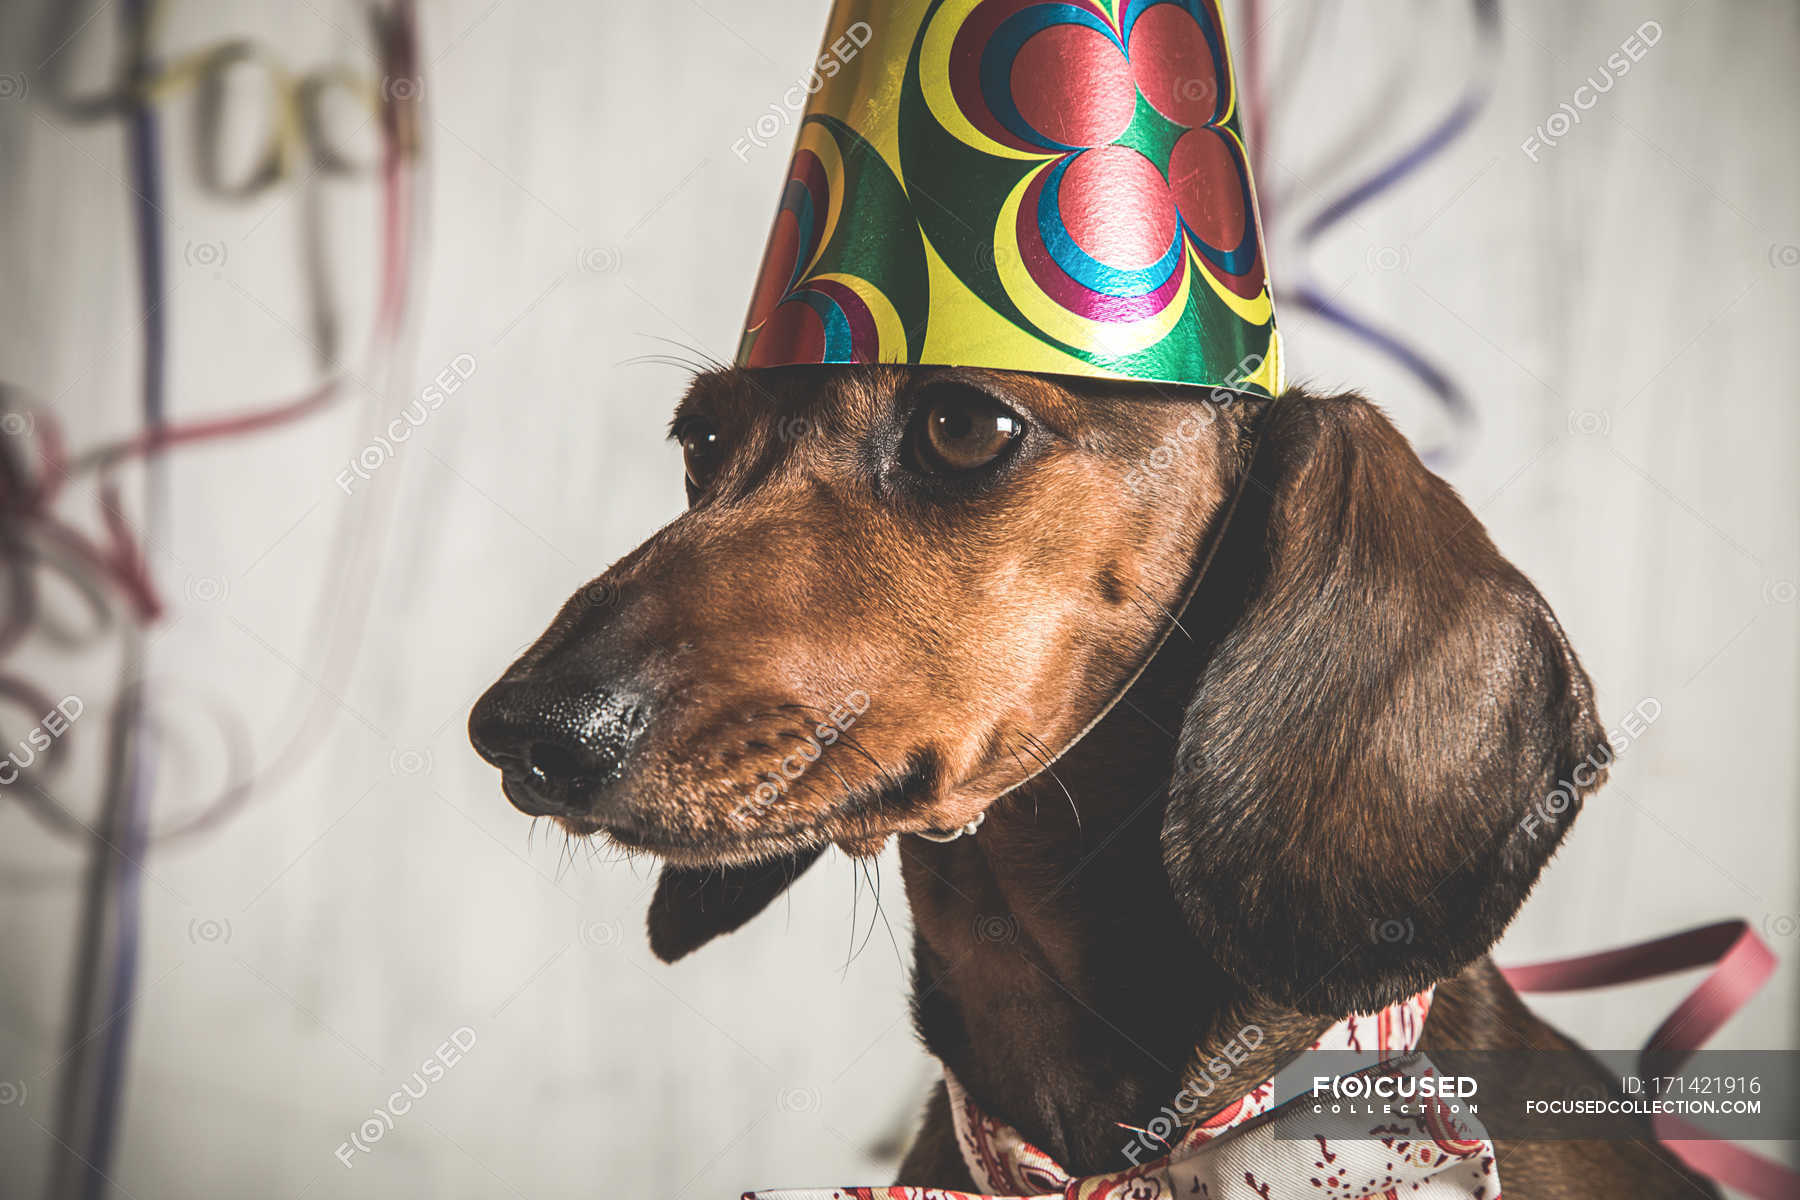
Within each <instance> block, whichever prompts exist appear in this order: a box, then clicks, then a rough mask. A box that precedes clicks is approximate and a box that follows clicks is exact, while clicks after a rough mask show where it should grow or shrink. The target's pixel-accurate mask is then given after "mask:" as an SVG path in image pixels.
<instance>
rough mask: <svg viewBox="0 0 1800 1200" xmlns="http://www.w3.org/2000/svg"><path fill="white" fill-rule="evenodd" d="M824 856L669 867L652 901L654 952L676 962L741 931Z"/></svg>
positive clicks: (816, 852) (812, 853)
mask: <svg viewBox="0 0 1800 1200" xmlns="http://www.w3.org/2000/svg"><path fill="white" fill-rule="evenodd" d="M824 852H825V851H824V850H823V848H820V849H817V850H802V851H800V852H799V853H797V854H792V855H789V856H787V857H785V858H777V859H772V860H770V861H768V862H762V863H756V864H754V865H752V866H748V867H675V866H665V867H664V868H663V869H662V874H661V875H659V876H658V877H657V880H656V896H655V898H654V899H652V900H651V901H650V949H651V950H652V951H653V952H654V953H655V954H656V957H658V958H660V959H662V960H663V961H664V962H668V963H672V962H674V961H675V960H676V959H678V958H685V957H686V956H687V955H689V954H691V953H693V952H694V951H695V950H698V949H699V948H700V947H702V946H704V945H706V943H708V942H710V941H712V940H713V939H714V938H716V937H718V936H720V935H721V934H726V933H731V932H733V931H735V930H737V929H738V928H740V927H741V926H743V925H744V924H745V923H746V922H747V921H749V920H750V918H751V917H754V916H755V915H756V914H757V913H759V912H761V911H762V910H763V909H765V908H767V907H768V906H769V902H770V901H771V900H773V899H775V897H777V896H779V895H781V893H783V892H785V891H787V889H788V885H789V884H791V883H793V882H794V880H796V879H798V878H800V874H801V872H803V871H805V870H806V868H808V867H810V866H812V865H813V863H815V862H817V861H818V859H819V856H820V855H821V854H823V853H824Z"/></svg>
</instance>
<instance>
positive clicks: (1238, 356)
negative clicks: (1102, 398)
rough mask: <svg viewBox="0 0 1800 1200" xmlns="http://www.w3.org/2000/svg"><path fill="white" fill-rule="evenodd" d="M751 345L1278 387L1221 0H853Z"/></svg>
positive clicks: (750, 361)
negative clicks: (1220, 5)
mask: <svg viewBox="0 0 1800 1200" xmlns="http://www.w3.org/2000/svg"><path fill="white" fill-rule="evenodd" d="M816 67H817V69H816V70H815V71H813V72H812V73H811V74H810V75H809V77H808V78H807V79H806V80H804V81H803V87H804V89H805V90H806V91H810V92H812V93H813V94H812V98H811V101H810V103H809V104H808V107H807V110H806V114H805V116H804V118H803V119H802V121H801V123H800V129H799V137H798V140H797V144H796V148H795V151H794V157H793V161H792V164H791V166H790V167H789V170H788V176H787V181H786V184H785V185H784V187H783V190H782V196H781V204H780V207H779V209H778V211H777V213H776V217H775V224H774V228H773V230H772V231H771V233H770V237H769V244H768V249H767V251H766V252H765V256H764V260H763V265H762V271H761V274H760V276H759V278H758V280H757V284H756V291H755V295H754V297H753V299H752V301H751V305H750V313H749V317H748V319H747V321H746V328H745V331H744V336H743V340H742V342H741V344H740V346H739V350H738V362H739V363H740V364H741V365H745V366H775V365H787V364H796V363H850V362H861V363H871V362H892V363H919V364H932V365H957V366H981V367H994V368H1000V369H1008V370H1021V371H1044V372H1052V373H1062V374H1072V375H1088V376H1099V377H1105V378H1132V379H1144V380H1155V381H1161V382H1168V383H1182V384H1196V385H1201V386H1208V387H1219V386H1223V387H1230V388H1234V389H1237V390H1241V391H1246V392H1252V393H1256V394H1261V395H1273V394H1275V393H1276V392H1277V391H1278V390H1279V389H1280V386H1281V363H1280V357H1281V355H1280V339H1279V336H1278V334H1277V333H1276V331H1275V320H1274V311H1273V306H1272V303H1271V300H1270V296H1269V287H1268V279H1267V273H1266V268H1265V264H1264V261H1263V253H1262V238H1261V231H1260V228H1259V226H1258V222H1257V214H1256V203H1255V199H1254V193H1253V190H1252V187H1251V180H1250V167H1249V160H1248V157H1247V156H1246V154H1245V152H1244V145H1243V139H1242V137H1241V135H1240V132H1239V121H1238V96H1237V81H1236V78H1235V76H1234V75H1233V72H1232V68H1231V57H1230V53H1229V50H1228V48H1227V45H1226V40H1225V29H1224V23H1223V20H1222V18H1221V16H1220V13H1219V8H1218V3H1217V0H838V3H837V5H836V8H835V11H834V12H833V14H832V21H831V24H830V26H829V27H828V30H827V33H826V39H825V44H824V49H823V52H822V53H821V55H820V56H819V59H818V60H817V64H816Z"/></svg>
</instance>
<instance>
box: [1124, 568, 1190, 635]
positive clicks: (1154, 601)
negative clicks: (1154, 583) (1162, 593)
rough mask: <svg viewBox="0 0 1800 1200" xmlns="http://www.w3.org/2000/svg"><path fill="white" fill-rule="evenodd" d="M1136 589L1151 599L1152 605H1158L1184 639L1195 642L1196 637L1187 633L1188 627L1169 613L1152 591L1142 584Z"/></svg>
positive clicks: (1167, 607) (1166, 606) (1167, 608)
mask: <svg viewBox="0 0 1800 1200" xmlns="http://www.w3.org/2000/svg"><path fill="white" fill-rule="evenodd" d="M1136 587H1137V590H1138V591H1140V592H1142V593H1143V594H1144V595H1145V596H1147V597H1149V600H1150V603H1152V604H1154V605H1156V607H1157V608H1159V609H1161V610H1162V614H1163V616H1165V617H1167V618H1169V620H1170V621H1171V622H1172V623H1173V624H1174V626H1175V628H1177V629H1179V630H1181V636H1182V637H1184V638H1186V639H1187V640H1188V641H1190V642H1191V641H1193V640H1194V635H1193V634H1191V633H1189V632H1188V631H1187V626H1185V625H1183V624H1182V623H1181V618H1180V617H1178V616H1176V615H1175V614H1174V613H1172V612H1170V611H1169V606H1168V605H1166V604H1164V603H1163V602H1162V601H1161V600H1158V599H1157V598H1156V597H1155V596H1154V595H1152V594H1151V591H1150V589H1149V588H1147V587H1145V586H1144V585H1143V584H1141V583H1140V584H1137V585H1136Z"/></svg>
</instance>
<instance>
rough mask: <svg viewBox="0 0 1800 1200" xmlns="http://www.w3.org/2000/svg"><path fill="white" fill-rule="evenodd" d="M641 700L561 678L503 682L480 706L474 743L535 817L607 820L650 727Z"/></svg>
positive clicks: (473, 719)
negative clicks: (610, 801) (612, 796)
mask: <svg viewBox="0 0 1800 1200" xmlns="http://www.w3.org/2000/svg"><path fill="white" fill-rule="evenodd" d="M648 724H649V716H648V713H647V712H646V709H645V706H644V705H643V704H642V703H640V702H638V700H637V698H636V697H633V696H627V695H623V694H621V693H619V692H616V691H611V690H607V689H601V688H595V687H592V686H585V687H584V686H580V685H576V684H573V683H566V682H564V681H560V680H554V679H552V680H546V681H539V680H534V679H531V678H525V679H516V680H513V679H503V680H501V681H500V682H499V683H496V684H495V685H494V686H493V687H491V688H489V689H488V690H487V692H486V693H485V694H484V695H483V696H482V697H481V699H480V700H478V701H476V703H475V708H474V711H472V712H471V713H470V714H469V739H470V741H471V742H473V743H474V745H475V749H476V750H477V751H478V752H479V753H480V755H481V757H483V758H485V759H487V761H488V762H490V763H492V764H494V766H496V767H499V768H500V772H501V777H502V781H503V785H504V788H505V791H506V798H507V799H508V800H510V801H512V803H513V807H515V808H517V809H519V810H520V811H521V812H526V813H530V814H531V815H532V816H534V817H577V818H589V819H599V818H601V817H603V815H604V813H603V812H601V811H599V810H601V809H603V808H604V807H605V805H606V802H607V797H608V795H609V793H610V792H611V790H612V789H611V785H612V784H614V783H616V782H617V781H618V780H619V778H620V777H621V776H622V775H623V774H624V770H625V766H626V763H627V761H628V759H629V758H630V755H631V751H632V748H633V746H634V745H635V744H636V742H637V740H638V738H639V736H640V735H641V734H642V733H643V731H644V728H645V727H646V726H647V725H648Z"/></svg>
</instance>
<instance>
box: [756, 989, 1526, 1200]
mask: <svg viewBox="0 0 1800 1200" xmlns="http://www.w3.org/2000/svg"><path fill="white" fill-rule="evenodd" d="M1430 1008H1431V992H1430V991H1425V992H1421V993H1419V994H1418V995H1417V996H1413V997H1410V998H1408V999H1406V1000H1402V1001H1400V1002H1398V1003H1396V1004H1393V1005H1390V1006H1389V1007H1387V1008H1385V1009H1383V1010H1382V1011H1380V1012H1378V1013H1375V1014H1373V1015H1370V1016H1356V1015H1352V1016H1349V1017H1346V1018H1344V1019H1343V1020H1342V1021H1339V1022H1338V1023H1337V1024H1336V1025H1333V1026H1332V1027H1331V1028H1330V1029H1327V1030H1326V1031H1325V1032H1324V1033H1323V1034H1321V1035H1320V1037H1319V1040H1318V1041H1316V1042H1314V1043H1313V1046H1312V1048H1313V1049H1314V1050H1321V1051H1328V1052H1339V1053H1354V1054H1359V1055H1373V1056H1374V1057H1375V1058H1377V1059H1381V1060H1386V1059H1393V1058H1400V1057H1402V1056H1405V1055H1410V1054H1412V1053H1413V1051H1414V1050H1415V1049H1416V1048H1417V1047H1418V1044H1419V1036H1420V1034H1421V1033H1422V1032H1423V1030H1424V1027H1425V1014H1426V1013H1427V1012H1428V1011H1429V1010H1430ZM1404 1069H1405V1070H1406V1071H1407V1073H1409V1074H1422V1073H1424V1072H1428V1071H1430V1070H1431V1069H1432V1068H1431V1065H1430V1063H1429V1062H1426V1061H1425V1060H1424V1059H1423V1058H1422V1057H1414V1058H1412V1059H1411V1060H1409V1065H1408V1066H1407V1067H1405V1068H1404ZM944 1081H945V1083H946V1085H947V1086H948V1088H949V1093H950V1110H951V1113H952V1114H953V1116H954V1118H955V1122H956V1141H957V1146H958V1148H959V1149H960V1150H961V1151H962V1157H963V1161H964V1162H965V1163H967V1164H968V1167H969V1173H970V1174H971V1175H972V1176H974V1178H975V1183H976V1186H977V1188H979V1189H980V1190H979V1191H976V1192H957V1191H944V1190H941V1189H938V1188H917V1187H876V1188H868V1187H853V1188H812V1189H806V1188H803V1189H799V1190H775V1191H761V1192H746V1193H744V1200H1187V1198H1190V1197H1191V1198H1193V1200H1326V1198H1330V1200H1376V1198H1383V1200H1399V1198H1400V1197H1406V1198H1408V1200H1412V1198H1414V1197H1420V1198H1424V1200H1498V1198H1499V1196H1500V1175H1499V1172H1498V1170H1496V1168H1495V1165H1494V1147H1493V1143H1492V1142H1491V1141H1489V1140H1488V1138H1487V1136H1486V1132H1485V1131H1484V1130H1483V1129H1482V1128H1481V1127H1480V1125H1479V1124H1476V1123H1474V1122H1473V1121H1472V1120H1470V1119H1469V1118H1466V1117H1464V1118H1458V1119H1457V1121H1455V1122H1452V1121H1450V1120H1449V1119H1447V1118H1443V1117H1441V1116H1438V1115H1436V1114H1435V1113H1431V1112H1427V1113H1426V1114H1425V1115H1417V1116H1392V1115H1383V1116H1379V1117H1374V1116H1371V1117H1368V1118H1366V1120H1367V1123H1368V1130H1367V1134H1366V1136H1358V1137H1342V1136H1337V1135H1335V1134H1334V1135H1333V1136H1331V1137H1325V1136H1323V1135H1319V1134H1310V1135H1309V1134H1308V1132H1307V1129H1308V1126H1309V1125H1311V1124H1312V1123H1313V1122H1314V1118H1313V1117H1312V1113H1311V1112H1310V1107H1311V1106H1310V1105H1309V1104H1305V1103H1302V1102H1300V1101H1290V1102H1288V1103H1285V1104H1281V1105H1276V1104H1275V1101H1274V1096H1275V1083H1274V1080H1272V1079H1269V1080H1264V1081H1263V1082H1262V1083H1259V1084H1258V1085H1257V1086H1256V1087H1254V1088H1251V1089H1250V1090H1249V1091H1248V1092H1246V1093H1244V1094H1243V1095H1242V1096H1240V1097H1238V1098H1237V1099H1236V1100H1234V1101H1232V1102H1231V1103H1230V1104H1228V1105H1226V1106H1225V1107H1224V1108H1223V1109H1221V1110H1220V1111H1219V1112H1218V1113H1217V1114H1215V1115H1214V1116H1212V1117H1210V1118H1208V1119H1207V1120H1206V1121H1204V1122H1203V1123H1201V1124H1199V1125H1195V1126H1193V1127H1192V1128H1190V1129H1188V1131H1187V1132H1186V1133H1185V1134H1183V1135H1182V1137H1181V1139H1180V1140H1179V1141H1177V1142H1176V1143H1175V1144H1174V1146H1173V1147H1172V1148H1171V1149H1170V1150H1169V1151H1168V1153H1167V1154H1165V1155H1163V1156H1162V1157H1161V1158H1158V1159H1156V1160H1155V1161H1154V1162H1146V1163H1143V1164H1142V1165H1139V1166H1135V1167H1131V1168H1129V1169H1127V1170H1124V1171H1119V1172H1116V1173H1113V1174H1108V1175H1090V1176H1086V1177H1084V1178H1076V1177H1074V1176H1071V1175H1070V1174H1069V1173H1068V1172H1067V1171H1064V1170H1063V1169H1062V1168H1061V1167H1060V1166H1058V1165H1057V1164H1056V1162H1055V1161H1053V1160H1052V1159H1051V1158H1050V1156H1049V1155H1047V1154H1045V1153H1044V1152H1043V1151H1041V1150H1039V1149H1038V1148H1037V1147H1035V1146H1033V1145H1032V1144H1031V1143H1030V1142H1027V1141H1026V1140H1025V1139H1024V1138H1023V1137H1021V1136H1020V1135H1019V1133H1018V1131H1017V1130H1015V1129H1013V1128H1011V1127H1010V1126H1008V1125H1005V1124H1002V1123H1001V1122H999V1121H996V1120H994V1119H993V1118H992V1117H989V1116H987V1115H985V1114H983V1113H982V1112H981V1111H980V1110H979V1109H977V1108H976V1107H975V1104H974V1102H973V1101H971V1100H970V1099H969V1097H968V1094H967V1093H965V1092H964V1091H963V1089H962V1087H961V1085H959V1084H958V1083H957V1081H956V1080H955V1078H953V1077H952V1076H951V1075H950V1074H949V1073H948V1072H945V1075H944ZM1154 1124H1155V1123H1153V1128H1152V1130H1151V1131H1150V1132H1151V1133H1154V1132H1155V1130H1154ZM1341 1127H1342V1126H1341V1123H1340V1124H1339V1125H1337V1126H1335V1128H1341ZM1127 1136H1133V1135H1127Z"/></svg>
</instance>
